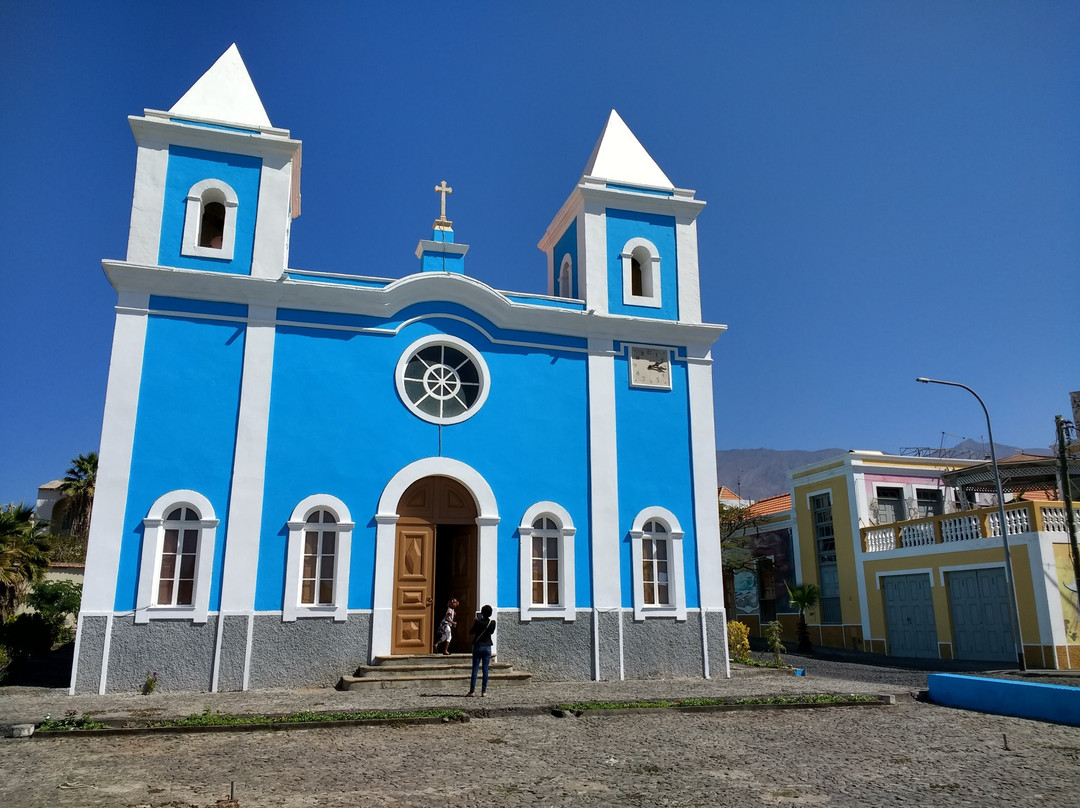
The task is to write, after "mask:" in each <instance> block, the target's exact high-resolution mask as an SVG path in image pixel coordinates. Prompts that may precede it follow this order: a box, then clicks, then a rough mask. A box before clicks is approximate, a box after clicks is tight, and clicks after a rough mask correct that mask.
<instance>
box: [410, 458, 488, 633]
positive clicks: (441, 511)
mask: <svg viewBox="0 0 1080 808" xmlns="http://www.w3.org/2000/svg"><path fill="white" fill-rule="evenodd" d="M476 515H477V514H476V503H475V501H474V500H473V498H472V495H471V494H470V493H469V491H468V490H467V489H466V488H465V487H464V486H463V485H461V483H459V482H457V481H455V480H452V479H450V478H449V477H425V478H424V479H422V480H417V481H416V482H415V483H413V484H412V485H411V486H409V488H408V489H406V491H405V493H404V494H402V495H401V500H400V501H399V502H398V517H399V518H398V523H397V534H396V537H395V543H394V600H393V630H392V632H391V641H390V653H392V654H429V653H431V651H432V648H433V645H434V636H435V629H436V628H437V627H438V625H439V621H440V620H442V616H443V613H444V611H445V609H446V602H447V601H448V600H449V599H450V598H451V597H456V598H457V599H458V601H460V605H459V607H458V610H457V622H458V627H457V629H455V630H454V641H453V643H452V644H451V650H454V651H458V652H462V651H464V650H466V649H468V648H469V628H470V626H471V625H472V620H473V614H474V612H475V611H476V608H477V607H476V574H477V553H476Z"/></svg>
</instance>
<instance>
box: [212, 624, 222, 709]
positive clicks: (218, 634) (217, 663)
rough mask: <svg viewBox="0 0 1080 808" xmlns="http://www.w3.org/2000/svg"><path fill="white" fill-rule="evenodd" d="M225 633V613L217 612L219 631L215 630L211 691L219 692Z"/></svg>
mask: <svg viewBox="0 0 1080 808" xmlns="http://www.w3.org/2000/svg"><path fill="white" fill-rule="evenodd" d="M224 634H225V615H223V614H221V612H218V613H217V631H215V632H214V659H213V662H212V664H211V673H210V692H211V693H217V692H218V679H219V678H220V676H221V641H222V637H223V636H224Z"/></svg>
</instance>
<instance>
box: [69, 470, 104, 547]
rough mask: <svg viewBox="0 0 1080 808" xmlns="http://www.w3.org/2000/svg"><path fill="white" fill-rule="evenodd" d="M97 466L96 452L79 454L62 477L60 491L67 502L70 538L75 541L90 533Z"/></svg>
mask: <svg viewBox="0 0 1080 808" xmlns="http://www.w3.org/2000/svg"><path fill="white" fill-rule="evenodd" d="M97 466H98V456H97V452H90V453H89V454H84V455H83V454H81V455H79V456H78V457H76V458H74V459H73V460H72V461H71V468H69V469H68V470H67V474H65V475H64V482H63V485H62V486H61V489H60V490H61V491H63V492H64V496H65V497H67V498H68V500H69V504H68V508H69V509H70V513H71V517H72V518H71V536H72V538H75V539H85V538H86V537H87V535H88V534H89V533H90V512H91V511H92V510H93V507H94V485H95V484H96V483H97Z"/></svg>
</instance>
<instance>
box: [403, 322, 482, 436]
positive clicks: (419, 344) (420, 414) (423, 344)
mask: <svg viewBox="0 0 1080 808" xmlns="http://www.w3.org/2000/svg"><path fill="white" fill-rule="evenodd" d="M443 345H446V346H450V347H452V348H456V349H457V350H459V351H461V352H462V353H463V354H465V356H466V357H468V358H469V360H470V361H471V362H472V363H473V364H474V365H475V366H476V369H477V374H478V375H479V377H480V392H479V394H478V395H477V398H476V401H474V402H473V404H472V406H471V407H469V408H468V409H467V410H465V411H464V412H462V413H459V414H458V415H451V416H446V417H438V416H435V415H431V414H430V413H426V412H424V411H423V410H422V409H420V408H419V407H418V406H417V405H416V404H415V403H414V402H413V400H412V399H411V398H409V395H408V393H407V392H406V391H405V369H406V367H407V366H408V364H409V360H410V359H412V358H413V355H414V354H416V353H417V352H419V351H422V350H424V349H425V348H429V347H432V346H443ZM394 383H395V385H396V386H397V393H398V398H400V399H401V403H402V404H404V405H405V407H406V408H407V409H408V410H409V412H411V413H412V414H413V415H415V416H416V417H417V418H419V419H420V420H422V421H427V422H428V423H429V424H441V425H449V424H460V423H461V422H462V421H467V420H468V419H470V418H472V417H473V416H474V415H476V413H477V412H479V411H480V408H481V407H483V406H484V402H486V401H487V397H488V393H489V392H490V391H491V371H490V370H489V369H488V366H487V362H486V361H484V356H483V354H481V353H480V352H479V351H478V350H476V349H475V348H474V347H473V346H472V345H470V344H469V343H467V342H466V341H465V340H463V339H459V338H458V337H454V336H450V335H449V334H429V335H427V336H424V337H421V338H420V339H418V340H416V341H415V342H413V343H412V344H411V345H410V346H409V347H408V348H406V349H405V350H404V351H402V353H401V356H400V357H399V358H398V361H397V367H396V368H395V369H394Z"/></svg>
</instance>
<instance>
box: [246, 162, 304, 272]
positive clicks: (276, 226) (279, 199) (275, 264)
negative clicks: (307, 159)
mask: <svg viewBox="0 0 1080 808" xmlns="http://www.w3.org/2000/svg"><path fill="white" fill-rule="evenodd" d="M294 162H295V171H294ZM299 170H300V151H299V149H298V150H297V151H296V153H295V154H288V155H284V154H282V155H269V154H268V155H266V156H264V157H263V162H262V170H261V171H260V173H259V203H258V208H257V209H256V216H255V242H254V245H253V247H252V254H251V274H252V276H254V277H256V278H271V279H277V278H279V277H281V273H282V272H283V271H284V270H285V269H286V267H288V266H289V235H290V232H291V230H292V220H293V215H291V214H292V212H291V211H290V206H291V204H292V201H293V188H292V185H293V183H294V182H299ZM296 198H297V200H298V199H299V194H297V195H296ZM296 215H299V211H296Z"/></svg>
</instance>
